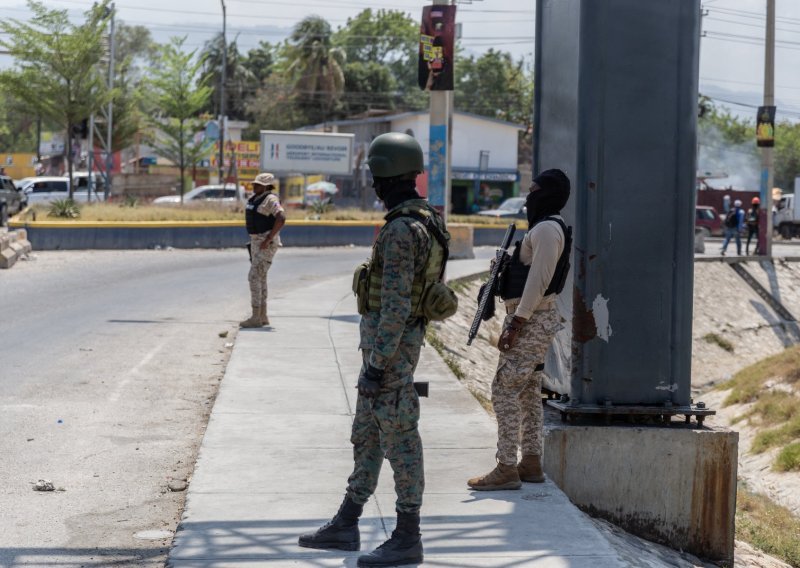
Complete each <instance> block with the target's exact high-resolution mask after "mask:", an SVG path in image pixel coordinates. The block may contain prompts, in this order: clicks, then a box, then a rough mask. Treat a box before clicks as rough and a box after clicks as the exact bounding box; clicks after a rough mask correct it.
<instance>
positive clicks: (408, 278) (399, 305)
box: [359, 199, 443, 383]
mask: <svg viewBox="0 0 800 568" xmlns="http://www.w3.org/2000/svg"><path fill="white" fill-rule="evenodd" d="M409 204H415V205H421V206H422V207H428V205H427V201H425V200H424V199H415V200H410V201H405V202H403V203H401V204H400V205H398V206H397V207H395V208H393V209H392V210H391V211H389V213H388V214H387V215H386V216H387V217H389V216H390V215H391V214H392V213H394V212H395V211H397V210H399V209H402V208H403V207H407V206H408V205H409ZM437 221H438V222H439V223H440V224H441V218H439V217H438V216H437ZM442 227H443V224H442ZM432 238H433V237H432V236H429V235H428V231H427V230H426V229H425V227H424V226H423V224H422V223H421V222H419V221H417V220H415V219H412V218H411V217H402V216H401V217H397V218H396V219H393V220H392V221H389V222H388V223H387V224H386V225H385V226H384V227H383V229H381V232H380V234H379V235H378V239H377V240H376V241H375V244H374V245H373V253H372V262H373V263H376V265H377V266H381V267H382V269H383V280H382V283H381V309H380V311H377V310H376V311H370V312H368V313H367V314H366V315H364V316H363V317H362V318H361V328H360V331H361V342H360V344H359V347H360V348H361V349H364V350H369V351H371V353H370V358H369V364H370V365H372V366H373V367H377V368H378V369H384V370H385V371H386V378H385V383H394V382H400V383H407V382H410V381H411V380H412V375H413V372H414V367H416V364H417V359H418V358H419V349H420V347H421V346H422V342H423V341H424V339H425V324H424V320H423V319H422V318H413V317H411V311H412V309H411V308H412V307H411V287H412V284H413V282H414V277H415V276H416V275H418V274H421V273H423V272H424V271H425V265H426V263H427V260H428V254H429V250H430V247H431V244H432V242H431V239H432Z"/></svg>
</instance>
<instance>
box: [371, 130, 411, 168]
mask: <svg viewBox="0 0 800 568" xmlns="http://www.w3.org/2000/svg"><path fill="white" fill-rule="evenodd" d="M367 164H368V165H369V169H370V171H371V172H372V176H373V177H380V178H391V177H396V176H400V175H403V174H414V175H416V174H418V173H421V172H422V171H423V170H424V169H425V164H424V161H423V158H422V147H421V146H420V145H419V142H417V141H416V140H415V139H414V138H413V137H411V136H409V135H408V134H402V133H400V132H388V133H386V134H381V135H380V136H378V137H377V138H375V140H373V141H372V144H370V145H369V152H368V153H367Z"/></svg>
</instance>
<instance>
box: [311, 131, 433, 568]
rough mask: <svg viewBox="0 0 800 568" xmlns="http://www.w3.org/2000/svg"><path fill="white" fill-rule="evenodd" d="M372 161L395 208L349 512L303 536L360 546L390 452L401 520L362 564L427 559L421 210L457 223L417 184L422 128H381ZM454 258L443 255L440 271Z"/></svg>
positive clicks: (364, 342) (379, 251)
mask: <svg viewBox="0 0 800 568" xmlns="http://www.w3.org/2000/svg"><path fill="white" fill-rule="evenodd" d="M368 164H369V167H370V170H371V171H372V175H373V178H374V180H375V181H374V185H373V186H374V187H375V191H376V193H377V195H378V198H379V199H380V200H381V201H383V203H384V204H385V205H386V209H387V210H388V211H389V213H388V214H387V215H386V219H387V222H386V224H385V225H384V226H383V228H382V229H381V231H380V234H379V235H378V238H377V239H376V242H375V245H374V247H373V253H372V258H371V261H370V264H369V273H368V276H366V279H367V280H368V289H367V290H364V291H362V292H361V294H360V296H359V311H360V312H361V313H362V318H361V327H360V335H361V340H360V345H359V348H360V349H361V350H362V356H363V364H362V367H361V373H360V375H359V379H358V393H359V394H358V401H357V403H356V415H355V419H354V421H353V428H352V433H351V438H350V441H351V442H352V443H353V458H354V462H355V464H354V468H353V473H352V474H351V475H350V477H349V479H348V486H347V494H346V496H345V499H344V502H343V503H342V506H341V508H340V509H339V512H338V513H337V514H336V516H335V517H334V518H333V520H332V521H330V522H329V523H328V524H326V525H325V526H323V527H322V528H321V529H319V530H318V531H317V532H316V533H312V534H306V535H303V536H301V537H300V539H299V544H300V546H305V547H309V548H337V549H343V550H358V549H359V547H360V536H359V531H358V519H359V517H360V515H361V512H362V510H363V506H364V504H365V503H366V502H367V500H368V499H369V497H370V496H371V495H372V494H373V493H374V491H375V488H376V486H377V484H378V474H379V473H380V470H381V465H382V464H383V460H384V458H386V459H388V460H389V463H390V465H391V467H392V471H393V472H394V480H395V491H396V493H397V500H396V505H395V509H396V512H397V528H396V529H395V530H394V532H393V533H392V536H391V538H390V539H389V540H387V541H386V542H385V543H384V544H382V545H381V546H380V547H378V548H377V549H376V550H374V551H373V552H372V553H370V554H368V555H365V556H361V557H360V558H359V559H358V566H400V565H403V564H411V563H419V562H422V541H421V535H420V531H419V512H420V507H421V505H422V493H423V490H424V488H425V479H424V472H423V460H422V441H421V440H420V436H419V431H418V429H417V423H418V421H419V399H418V397H417V393H416V391H415V389H414V384H413V374H414V370H415V368H416V366H417V362H418V361H419V356H420V349H421V347H422V343H423V340H424V338H425V327H426V320H425V318H424V317H420V314H419V312H418V310H417V309H416V305H417V304H418V303H419V299H420V297H419V296H420V292H419V289H418V286H419V283H420V281H421V278H422V277H423V276H424V274H425V272H426V270H430V265H431V263H430V260H429V259H430V258H431V254H432V250H433V249H432V247H434V237H432V236H431V234H430V232H429V230H428V229H427V228H426V225H424V224H423V222H422V221H421V220H420V219H421V218H423V217H424V218H426V219H427V220H428V221H431V222H433V223H435V224H436V227H438V230H439V231H441V233H439V234H440V235H447V233H446V229H445V226H444V222H443V221H442V219H441V217H440V216H439V215H438V214H437V213H436V211H434V210H433V209H432V208H431V207H430V206H429V205H428V204H427V202H426V201H425V200H423V199H422V198H420V196H419V194H418V193H417V191H416V186H415V179H416V176H417V174H418V173H420V172H421V171H422V170H423V157H422V149H421V148H420V146H419V143H417V141H416V140H414V138H412V137H411V136H408V135H406V134H399V133H388V134H383V135H381V136H378V137H377V138H376V139H375V140H374V141H373V142H372V144H371V145H370V149H369V155H368ZM444 262H446V261H445V260H444V258H441V260H440V261H439V265H438V266H434V267H433V268H434V270H435V272H437V273H439V271H440V269H443V263H444ZM434 264H435V263H434ZM365 292H366V294H367V296H366V297H365V296H364V293H365Z"/></svg>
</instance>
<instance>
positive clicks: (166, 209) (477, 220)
mask: <svg viewBox="0 0 800 568" xmlns="http://www.w3.org/2000/svg"><path fill="white" fill-rule="evenodd" d="M131 205H132V203H131V202H128V203H91V204H80V205H79V207H80V216H79V217H78V219H77V220H80V221H84V222H119V223H136V222H156V221H163V222H169V221H242V220H243V218H244V207H243V205H235V206H232V207H231V206H219V207H215V206H208V205H203V206H196V205H183V206H156V205H138V204H137V205H133V206H131ZM49 209H50V206H49V205H44V204H37V205H34V206H32V207H31V208H30V209H29V210H28V212H27V213H25V214H24V215H23V220H34V219H36V220H39V221H43V220H48V221H52V220H53V218H52V217H48V211H49ZM384 214H385V213H384V212H382V211H362V210H360V209H355V208H353V209H338V208H333V209H331V210H329V211H327V212H325V213H322V214H317V213H315V212H314V211H313V210H311V209H287V210H286V218H287V219H291V220H320V221H365V222H379V221H383V216H384ZM64 221H65V222H67V221H68V220H66V219H65V220H64ZM449 222H451V223H471V224H474V225H484V226H497V227H505V226H506V225H507V224H508V223H509V221H508V220H498V219H494V218H491V217H481V216H478V215H453V216H451V217H450V219H449ZM517 226H518V227H522V226H524V222H520V221H517Z"/></svg>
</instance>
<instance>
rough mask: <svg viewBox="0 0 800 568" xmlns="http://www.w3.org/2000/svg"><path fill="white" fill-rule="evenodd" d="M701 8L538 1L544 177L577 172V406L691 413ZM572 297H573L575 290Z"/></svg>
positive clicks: (565, 377)
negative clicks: (684, 409)
mask: <svg viewBox="0 0 800 568" xmlns="http://www.w3.org/2000/svg"><path fill="white" fill-rule="evenodd" d="M699 28H700V2H699V0H603V1H602V2H600V1H597V0H539V1H538V3H537V14H536V101H535V109H534V123H535V131H534V169H535V171H536V172H539V171H541V170H544V169H547V168H553V167H558V168H562V169H563V170H564V171H566V172H567V174H568V175H569V177H570V179H571V180H572V183H573V193H572V197H571V199H570V203H569V205H568V208H567V210H566V211H565V217H566V218H567V220H568V221H569V224H571V225H572V226H573V227H574V234H575V245H574V250H573V263H572V265H573V270H572V274H571V278H572V282H571V283H570V284H569V286H570V288H565V291H564V293H562V296H563V297H561V298H560V299H559V309H560V310H561V312H562V315H564V316H565V317H566V319H567V321H569V322H571V325H568V329H566V330H565V331H563V332H562V333H561V334H560V335H559V336H558V341H557V344H556V345H555V348H554V350H552V351H551V353H550V354H549V356H548V362H547V372H548V375H549V376H550V378H551V379H550V380H551V384H550V385H548V386H550V387H551V388H552V389H553V390H555V391H557V392H562V393H567V394H569V396H570V399H571V401H570V404H571V405H574V406H581V405H606V406H607V405H609V404H610V405H613V406H614V407H617V405H623V406H624V405H639V406H662V405H663V406H666V407H669V406H687V405H689V404H690V386H691V352H692V341H691V331H692V284H693V282H692V281H693V276H692V271H693V269H692V267H693V242H694V202H695V197H694V190H695V189H694V188H695V143H696V142H695V140H696V114H697V79H698V57H699ZM570 289H571V290H572V294H570V293H569V290H570Z"/></svg>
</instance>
